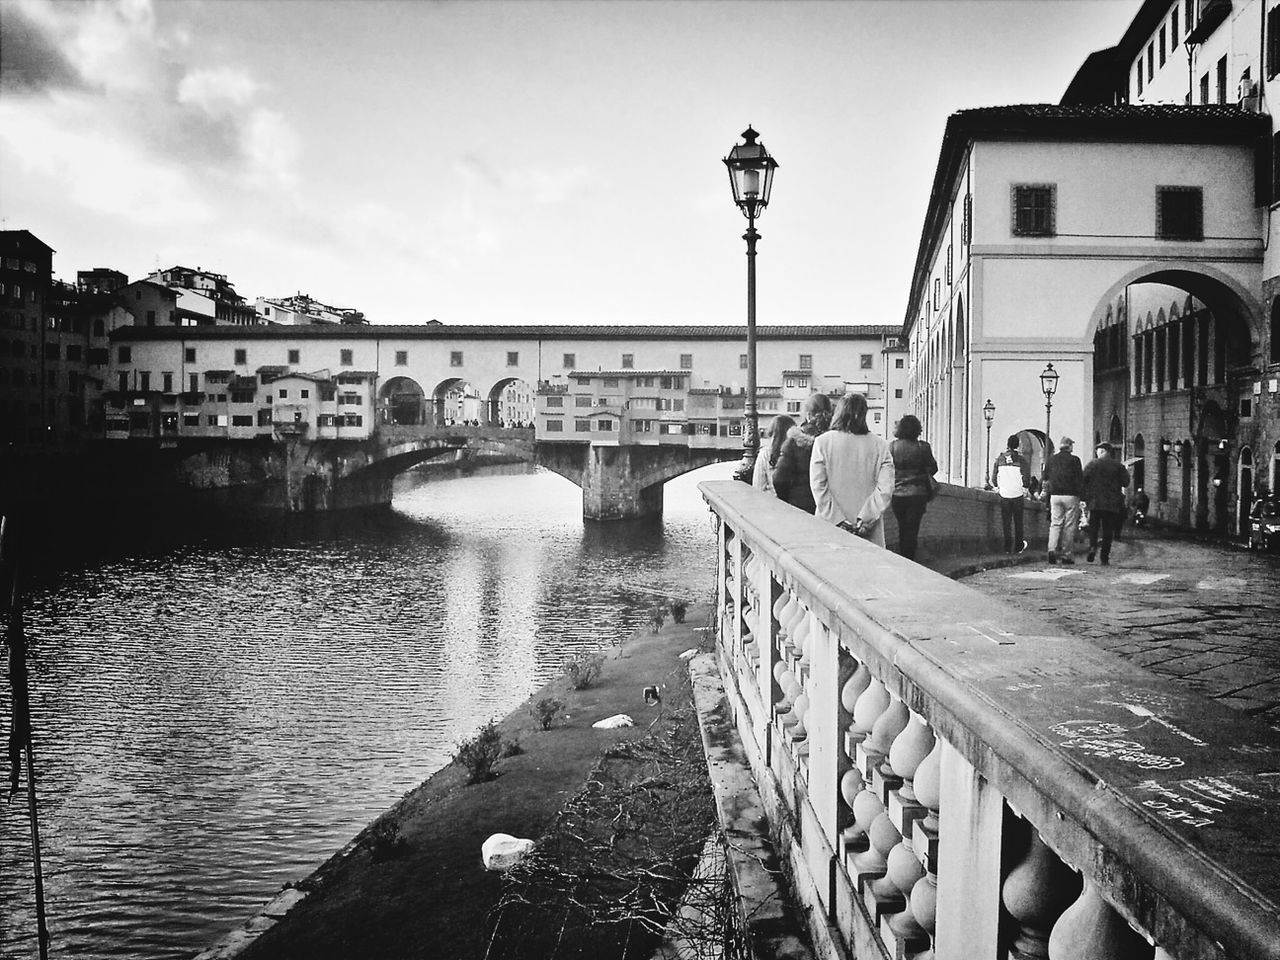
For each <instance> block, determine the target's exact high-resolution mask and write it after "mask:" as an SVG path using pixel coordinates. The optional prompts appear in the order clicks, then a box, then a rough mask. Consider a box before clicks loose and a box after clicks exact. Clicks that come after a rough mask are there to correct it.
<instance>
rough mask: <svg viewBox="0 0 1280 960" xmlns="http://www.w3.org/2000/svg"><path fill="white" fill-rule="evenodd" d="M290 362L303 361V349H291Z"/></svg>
mask: <svg viewBox="0 0 1280 960" xmlns="http://www.w3.org/2000/svg"><path fill="white" fill-rule="evenodd" d="M289 362H290V363H301V362H302V351H301V350H290V351H289Z"/></svg>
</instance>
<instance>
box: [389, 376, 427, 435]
mask: <svg viewBox="0 0 1280 960" xmlns="http://www.w3.org/2000/svg"><path fill="white" fill-rule="evenodd" d="M378 400H379V407H380V413H381V419H382V422H383V423H394V424H399V425H400V426H416V425H417V424H420V423H426V421H427V404H426V394H425V393H423V390H422V387H421V386H419V385H418V382H417V381H416V380H414V379H412V378H410V377H392V378H391V379H390V380H388V381H387V382H386V383H385V384H383V387H382V389H381V390H380V391H379V392H378Z"/></svg>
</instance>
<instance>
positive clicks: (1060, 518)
mask: <svg viewBox="0 0 1280 960" xmlns="http://www.w3.org/2000/svg"><path fill="white" fill-rule="evenodd" d="M1075 443H1076V442H1075V441H1074V440H1072V439H1071V438H1070V437H1063V438H1062V439H1061V440H1059V441H1058V452H1057V453H1055V454H1054V455H1053V456H1051V457H1050V458H1049V462H1048V463H1046V464H1045V468H1044V495H1045V496H1046V497H1047V498H1048V500H1049V562H1050V563H1057V562H1058V561H1059V560H1061V561H1062V562H1063V563H1075V562H1076V558H1075V544H1076V531H1077V530H1079V527H1080V497H1081V495H1082V494H1083V493H1084V468H1083V467H1082V466H1081V465H1080V458H1079V457H1077V456H1076V455H1075V454H1074V453H1072V448H1073V447H1074V446H1075Z"/></svg>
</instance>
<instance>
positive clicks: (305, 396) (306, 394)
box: [267, 390, 311, 400]
mask: <svg viewBox="0 0 1280 960" xmlns="http://www.w3.org/2000/svg"><path fill="white" fill-rule="evenodd" d="M298 396H300V397H301V398H302V399H303V400H309V399H311V391H310V390H299V391H298ZM267 399H268V400H270V399H271V398H270V397H267Z"/></svg>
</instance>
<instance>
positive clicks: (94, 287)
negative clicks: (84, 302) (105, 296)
mask: <svg viewBox="0 0 1280 960" xmlns="http://www.w3.org/2000/svg"><path fill="white" fill-rule="evenodd" d="M128 283H129V278H128V277H127V276H125V274H123V273H121V272H120V271H119V270H112V269H110V268H109V267H94V268H93V269H92V270H78V271H76V289H77V290H79V291H80V292H81V293H115V292H116V291H117V290H121V289H123V288H124V287H125V286H127V285H128Z"/></svg>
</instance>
